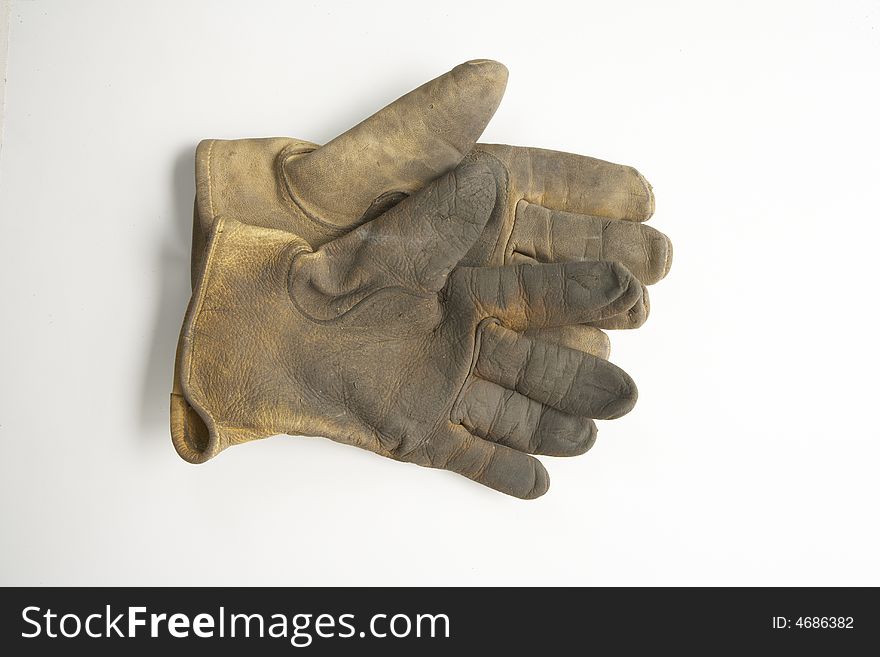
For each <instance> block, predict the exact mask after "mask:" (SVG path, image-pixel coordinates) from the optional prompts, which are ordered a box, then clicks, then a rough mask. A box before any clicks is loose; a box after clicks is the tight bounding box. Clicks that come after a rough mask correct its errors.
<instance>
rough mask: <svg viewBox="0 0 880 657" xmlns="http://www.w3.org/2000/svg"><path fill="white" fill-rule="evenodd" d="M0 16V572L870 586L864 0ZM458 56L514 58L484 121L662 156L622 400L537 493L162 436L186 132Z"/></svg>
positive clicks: (181, 278) (491, 134)
mask: <svg viewBox="0 0 880 657" xmlns="http://www.w3.org/2000/svg"><path fill="white" fill-rule="evenodd" d="M9 28H10V32H9V55H8V73H7V85H6V108H5V134H4V137H3V142H2V151H0V222H2V224H0V227H2V232H0V301H2V306H0V307H2V317H0V459H2V461H0V521H2V526H0V583H2V584H94V585H99V584H142V585H149V584H156V585H158V584H215V585H224V584H285V585H306V584H314V585H327V584H389V585H390V584H401V585H424V584H441V585H444V584H502V585H503V584H592V585H599V584H606V585H630V584H674V585H677V584H682V585H683V584H698V585H703V584H731V585H741V584H764V585H783V584H796V585H807V584H819V585H830V584H835V585H858V584H873V585H880V564H878V556H877V555H878V553H880V529H878V499H880V483H878V475H877V472H878V464H880V430H878V425H877V405H878V400H877V397H878V392H880V391H878V382H877V373H878V371H880V358H878V349H877V338H876V333H877V326H876V324H877V319H878V302H877V294H878V292H877V271H878V267H877V262H878V246H880V228H878V226H880V216H878V205H880V202H878V191H880V162H878V158H880V155H878V154H880V138H878V137H880V134H878V132H880V131H878V117H880V96H878V82H880V76H878V68H880V66H878V65H880V5H878V3H877V2H858V1H848V2H830V1H829V2H824V3H811V2H766V1H762V2H741V1H740V2H730V3H703V2H687V3H684V2H682V3H653V2H641V3H637V2H605V1H603V2H550V1H548V0H540V1H538V0H535V1H532V2H528V3H513V2H510V1H509V0H508V1H505V2H494V3H489V2H473V1H469V2H461V3H459V2H450V1H448V0H444V1H443V2H438V3H424V4H419V3H415V2H411V1H400V2H351V3H342V2H320V3H318V2H289V3H288V2H274V3H268V2H264V3H260V2H226V3H221V2H211V3H209V2H154V1H153V2H109V1H108V2H76V3H72V2H13V3H12V6H11V11H10V14H9ZM477 57H489V58H494V59H498V60H500V61H502V62H504V63H505V64H506V65H507V66H508V68H509V69H510V82H509V85H508V90H507V95H506V97H505V100H504V102H503V103H502V106H501V108H500V110H499V111H498V113H497V115H496V117H495V119H494V120H493V122H492V123H491V125H490V126H489V128H488V130H487V131H486V133H485V135H484V141H493V142H501V143H512V144H520V145H533V146H542V147H545V148H555V149H564V150H569V151H574V152H578V153H584V154H590V155H594V156H598V157H602V158H604V159H609V160H612V161H618V162H623V163H626V164H633V165H635V166H637V167H638V168H639V169H640V170H641V171H642V172H643V173H644V174H645V175H646V176H647V177H648V179H649V180H650V181H651V182H652V183H653V185H654V189H655V191H656V194H657V213H656V215H655V217H654V219H653V220H652V222H651V223H652V225H654V226H655V227H657V228H659V229H661V230H663V231H664V232H667V233H668V234H669V235H670V236H671V237H672V238H673V240H674V243H675V263H674V266H673V268H672V272H671V274H670V275H669V277H668V278H667V279H666V280H665V281H663V282H662V283H660V284H659V285H657V286H655V287H654V288H652V303H653V313H652V317H651V319H650V320H649V322H648V323H647V325H646V326H645V327H644V328H643V329H641V330H639V331H635V332H630V333H626V334H621V333H617V334H615V335H614V336H613V341H614V342H613V352H612V360H614V361H615V362H616V363H618V364H619V365H621V366H622V367H624V368H625V369H626V370H627V371H629V372H630V373H631V374H632V375H633V377H634V378H635V379H636V381H637V382H638V385H639V389H640V400H639V403H638V405H637V407H636V409H635V410H634V411H633V412H632V413H631V414H630V415H628V416H626V417H625V418H623V419H620V420H617V421H615V422H606V423H602V424H601V427H600V436H599V441H598V443H597V444H596V446H595V447H594V448H593V450H592V451H591V452H590V453H588V454H587V455H585V456H583V457H580V458H574V459H570V460H564V459H545V462H546V463H547V465H548V468H549V470H550V474H551V477H552V485H551V488H550V492H549V493H548V494H547V495H546V496H544V497H543V498H541V499H539V500H537V501H533V502H523V501H519V500H516V499H513V498H508V497H505V496H502V495H500V494H497V493H494V492H492V491H491V490H489V489H485V488H483V487H480V486H478V485H475V484H473V483H471V482H469V481H468V480H466V479H463V478H460V477H457V476H455V475H452V474H448V473H445V472H440V471H431V470H425V469H421V468H418V467H415V466H408V465H402V464H398V463H395V462H393V461H389V460H385V459H382V458H379V457H377V456H374V455H373V454H370V453H368V452H363V451H360V450H357V449H352V448H349V447H345V446H342V445H338V444H335V443H332V442H330V441H328V440H324V439H317V438H315V439H307V438H289V437H279V438H273V439H270V440H266V441H262V442H258V443H251V444H248V445H245V446H241V447H236V448H235V449H232V450H230V451H228V452H225V453H224V454H222V455H221V456H220V457H219V458H217V459H215V460H213V461H211V462H209V463H207V464H205V465H201V466H193V465H189V464H187V463H185V462H184V461H182V460H181V459H180V458H178V457H177V456H176V454H175V452H174V450H173V448H172V446H171V441H170V437H169V430H168V393H169V391H170V388H171V370H172V361H173V354H174V347H175V343H176V339H177V332H178V330H179V326H180V322H181V319H182V316H183V312H184V309H185V307H186V303H187V298H188V291H189V282H188V281H189V278H188V277H189V273H188V272H189V263H188V258H189V245H190V235H189V232H190V226H191V216H192V214H191V213H192V199H193V193H194V189H193V180H192V178H193V150H194V148H195V145H196V143H197V142H198V141H199V140H200V139H202V138H206V137H220V138H237V137H255V136H268V135H292V136H297V137H302V138H306V139H310V140H314V141H318V142H323V141H326V140H329V139H330V138H331V137H333V136H334V135H336V134H338V133H339V132H341V131H343V130H345V129H346V128H348V127H349V126H351V125H352V124H354V123H355V122H357V121H358V120H360V119H361V118H363V117H364V116H366V115H368V114H370V113H372V112H373V111H375V110H376V109H378V108H379V107H381V106H382V105H384V104H386V103H387V102H389V101H391V100H392V99H394V98H396V97H397V96H399V95H401V94H402V93H404V92H406V91H408V90H409V89H411V88H413V87H415V86H417V85H419V84H421V83H422V82H424V81H425V80H427V79H429V78H432V77H435V76H436V75H439V74H440V73H442V72H444V71H445V70H448V69H449V68H451V67H452V66H454V65H455V64H457V63H459V62H462V61H465V60H467V59H471V58H477ZM871 336H874V337H873V338H872V337H871ZM426 392H427V393H429V391H426Z"/></svg>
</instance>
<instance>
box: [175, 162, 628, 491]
mask: <svg viewBox="0 0 880 657" xmlns="http://www.w3.org/2000/svg"><path fill="white" fill-rule="evenodd" d="M492 167H493V164H492V158H491V157H490V156H488V155H485V154H475V155H474V156H472V157H470V158H468V159H467V160H466V161H465V162H464V163H463V164H462V165H461V166H459V167H458V168H457V169H455V170H454V171H452V172H450V173H447V174H445V175H443V176H441V177H440V178H438V179H437V180H435V181H434V182H432V183H430V184H428V185H427V186H425V187H424V188H423V189H421V191H418V192H416V193H415V194H413V195H412V196H410V197H409V198H406V199H405V200H403V201H402V202H400V203H399V204H397V205H395V206H394V207H392V208H390V209H389V210H387V211H385V212H384V213H381V214H380V215H379V216H378V217H377V218H375V219H373V220H371V221H369V222H367V223H364V224H363V225H361V226H359V227H358V228H356V229H354V230H351V231H348V232H347V233H346V234H344V235H342V236H340V237H335V238H332V239H329V240H325V241H324V242H323V244H321V246H320V247H318V248H315V247H314V246H313V244H312V243H310V242H309V240H307V239H303V238H302V237H301V236H300V235H296V234H293V233H291V232H287V231H281V230H277V229H272V228H266V227H262V226H254V225H248V224H245V223H242V222H240V221H238V220H237V219H236V218H233V217H218V219H217V220H216V222H215V225H214V227H213V229H212V231H211V233H210V234H209V236H208V239H207V242H206V245H205V256H204V258H203V259H202V264H201V267H200V272H199V276H198V277H197V284H196V287H195V291H194V293H193V298H192V300H191V302H190V306H189V309H188V311H187V316H186V319H185V321H184V326H183V331H182V334H181V350H180V359H179V362H178V365H179V373H180V376H179V379H180V385H181V393H182V395H183V396H184V397H185V398H186V399H187V400H188V401H189V402H190V403H191V404H192V407H193V408H194V409H195V411H196V412H197V413H198V415H199V416H200V418H201V420H202V422H203V425H204V427H205V431H204V432H203V433H193V432H188V431H186V430H185V427H183V424H185V423H186V422H187V417H186V415H185V414H181V413H177V414H176V415H175V416H174V417H173V420H172V426H173V428H174V431H173V433H174V440H175V445H176V447H177V449H178V451H179V452H180V453H181V455H182V456H183V457H184V458H185V459H187V460H189V461H192V462H201V461H204V460H207V459H208V458H210V457H212V456H214V455H216V454H217V453H218V452H220V451H221V450H223V449H225V448H226V447H228V446H230V445H233V444H236V443H241V442H245V441H249V440H254V439H259V438H264V437H267V436H271V435H275V434H279V433H288V434H293V435H308V436H315V435H322V436H326V437H329V438H331V439H333V440H336V441H338V442H342V443H347V444H351V445H355V446H357V447H362V448H364V449H368V450H371V451H373V452H375V453H377V454H381V455H383V456H387V457H390V458H394V459H397V460H400V461H407V462H410V463H416V464H418V465H423V466H428V467H434V468H444V469H447V470H451V471H454V472H457V473H459V474H462V475H464V476H466V477H469V478H471V479H473V480H474V481H477V482H479V483H481V484H484V485H486V486H490V487H492V488H494V489H496V490H499V491H501V492H504V493H507V494H510V495H515V496H517V497H521V498H535V497H538V496H540V495H542V494H543V493H544V492H546V490H547V487H548V485H549V478H548V475H547V472H546V470H545V469H544V467H543V466H542V465H541V463H540V462H539V461H538V460H537V459H535V458H534V457H532V456H530V454H549V455H561V456H567V455H574V454H579V453H582V452H584V451H586V449H587V448H589V446H590V445H591V444H592V442H593V440H594V439H595V434H596V426H595V423H594V422H593V420H592V419H591V418H597V419H611V418H616V417H619V416H621V415H623V414H624V413H626V412H628V411H629V410H630V409H631V408H632V406H633V404H634V403H635V400H636V394H637V393H636V388H635V385H634V384H633V382H632V380H631V379H630V378H629V376H627V374H626V373H624V372H623V371H622V370H620V369H619V368H617V367H616V366H614V365H612V364H611V363H609V362H608V361H606V360H604V359H602V358H598V357H596V356H593V355H590V354H587V353H584V352H582V351H579V350H575V349H571V348H568V347H565V346H562V345H559V344H554V343H551V342H545V341H542V340H540V339H538V338H534V337H529V336H527V335H525V334H524V331H526V330H528V329H543V328H549V327H559V326H567V325H571V324H583V323H589V322H592V323H609V322H611V323H613V321H614V318H616V317H621V316H629V315H630V313H631V311H632V309H633V308H634V307H638V306H640V305H642V296H643V290H644V288H643V285H642V284H641V283H640V282H639V281H638V280H637V279H636V278H635V277H634V276H633V275H632V274H630V272H629V271H628V270H627V269H626V268H625V267H623V266H621V265H620V264H618V263H615V262H609V261H586V260H577V261H572V262H567V263H554V264H515V265H506V266H480V267H470V266H460V265H459V262H460V261H461V260H462V258H465V257H467V256H468V254H472V253H473V252H474V249H479V248H481V247H480V246H479V244H480V239H481V236H482V235H483V234H484V231H485V230H486V226H487V224H488V223H489V222H490V221H491V220H492V217H493V215H494V213H495V211H496V207H497V206H498V204H499V203H501V202H503V201H504V196H505V190H504V189H503V187H502V186H501V185H499V180H498V178H497V174H496V172H495V171H494V170H493V168H492ZM316 216H317V215H316ZM322 221H323V219H322ZM178 410H180V409H179V407H178Z"/></svg>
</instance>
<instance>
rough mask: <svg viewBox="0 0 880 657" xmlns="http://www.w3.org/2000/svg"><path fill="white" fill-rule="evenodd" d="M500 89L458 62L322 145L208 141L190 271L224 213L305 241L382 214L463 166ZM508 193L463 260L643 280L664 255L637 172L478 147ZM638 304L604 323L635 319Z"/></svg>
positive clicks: (501, 76)
mask: <svg viewBox="0 0 880 657" xmlns="http://www.w3.org/2000/svg"><path fill="white" fill-rule="evenodd" d="M506 84H507V69H506V68H505V67H504V66H503V65H502V64H500V63H498V62H495V61H491V60H474V61H470V62H466V63H464V64H461V65H459V66H457V67H455V68H454V69H452V70H451V71H449V72H448V73H445V74H444V75H441V76H440V77H438V78H436V79H435V80H431V81H430V82H428V83H426V84H424V85H422V86H421V87H419V88H417V89H415V90H413V91H411V92H410V93H408V94H406V95H405V96H403V97H401V98H399V99H398V100H396V101H394V102H393V103H391V104H390V105H388V106H387V107H385V108H384V109H382V110H380V111H379V112H377V113H376V114H374V115H373V116H371V117H369V118H368V119H366V120H365V121H363V122H362V123H360V124H358V125H357V126H355V127H354V128H352V129H351V130H349V131H348V132H346V133H344V134H342V135H340V136H339V137H337V138H335V139H334V140H332V141H331V142H329V143H328V144H326V145H325V146H321V147H318V146H317V145H315V144H313V143H311V142H307V141H302V140H298V139H291V138H286V137H279V138H269V139H238V140H232V141H224V140H207V141H203V142H202V143H201V144H200V145H199V148H198V150H197V153H196V182H197V202H196V230H195V231H194V237H193V267H194V269H195V268H196V267H197V266H198V263H199V261H200V258H201V251H202V245H203V241H204V235H206V234H207V233H208V231H210V229H211V227H212V226H213V224H214V222H215V221H216V219H217V218H218V217H221V216H222V217H233V218H235V219H237V220H238V221H241V222H243V223H248V224H253V225H257V226H265V227H267V228H280V229H283V230H289V231H291V232H294V233H296V234H297V235H300V236H302V237H303V238H304V239H305V240H306V241H307V242H308V243H309V244H310V245H311V246H312V247H313V248H317V247H318V246H320V245H321V244H323V243H325V242H326V241H327V240H329V239H332V238H333V237H336V236H338V235H341V234H344V233H345V232H347V231H348V230H351V229H352V228H353V227H355V226H357V225H359V224H361V223H363V222H364V221H366V220H368V219H369V218H371V217H374V216H376V215H377V214H378V213H379V212H381V211H382V209H384V208H387V207H389V206H390V205H393V204H394V203H395V202H398V201H399V200H400V199H401V198H405V197H406V196H408V195H410V194H412V193H413V192H415V191H417V190H418V189H421V188H422V187H423V186H424V185H425V184H426V183H428V182H429V181H431V180H433V179H434V178H436V177H437V176H438V175H440V174H442V173H444V172H446V171H449V170H450V169H452V168H453V167H455V166H457V165H458V163H459V162H460V161H461V160H462V158H463V157H464V156H465V155H466V154H467V153H468V152H470V151H471V150H473V149H474V144H475V142H476V140H477V139H478V138H479V135H480V134H481V133H482V131H483V129H484V128H485V126H486V124H487V123H488V121H489V120H490V119H491V117H492V116H493V114H494V113H495V110H496V108H497V107H498V104H499V103H500V102H501V98H502V96H503V94H504V90H505V87H506ZM476 151H477V152H482V153H487V154H489V155H491V159H490V160H489V161H488V164H489V166H490V167H491V169H492V171H493V174H494V175H495V176H496V177H497V179H498V181H499V189H500V190H501V193H502V198H501V200H500V201H499V204H498V206H497V208H496V210H495V213H494V214H493V217H492V218H491V220H490V221H489V223H488V226H487V229H486V231H485V233H484V234H483V235H482V236H481V238H480V240H479V241H478V242H477V244H475V245H474V247H473V248H472V250H471V252H470V253H469V254H468V255H467V256H466V257H465V259H464V261H463V262H464V264H468V265H493V266H496V265H502V264H513V263H518V262H568V261H574V260H579V259H584V258H589V259H602V260H616V261H618V262H621V263H623V264H624V265H625V266H626V267H627V268H629V269H630V271H632V272H633V273H634V274H635V275H636V276H637V277H638V278H639V279H640V280H641V281H642V282H644V283H646V284H649V285H650V284H652V283H655V282H657V281H658V280H660V279H661V278H663V277H664V276H665V275H666V273H667V272H668V271H669V267H670V265H671V262H672V245H671V242H670V241H669V239H668V238H666V236H665V235H663V234H662V233H660V232H659V231H657V230H654V229H653V228H650V227H648V226H646V225H644V224H642V223H640V222H643V221H645V220H647V219H649V218H650V217H651V215H652V214H653V211H654V196H653V193H652V191H651V187H650V185H649V184H648V182H647V181H646V180H645V179H644V177H642V175H641V174H639V172H638V171H636V170H635V169H633V168H632V167H628V166H622V165H618V164H612V163H609V162H604V161H602V160H597V159H594V158H590V157H582V156H579V155H572V154H569V153H561V152H556V151H547V150H542V149H537V148H520V147H516V146H501V145H493V144H477V145H476ZM647 314H648V305H647V296H646V297H645V304H643V305H642V306H641V307H640V308H634V309H633V312H632V314H631V315H630V316H626V317H618V318H615V320H614V321H613V322H612V323H608V322H607V321H600V322H596V323H595V326H602V327H606V328H634V327H637V326H640V325H641V324H642V323H643V322H644V321H645V319H646V318H647ZM542 337H543V338H544V339H548V340H554V341H558V342H561V343H563V344H567V345H568V346H572V347H576V348H579V349H584V350H587V351H590V352H591V353H595V354H598V355H602V356H604V357H607V356H608V353H609V349H610V344H609V341H608V338H607V336H605V335H604V333H602V332H601V331H599V330H598V329H596V328H589V327H566V328H564V329H556V330H553V331H544V332H542Z"/></svg>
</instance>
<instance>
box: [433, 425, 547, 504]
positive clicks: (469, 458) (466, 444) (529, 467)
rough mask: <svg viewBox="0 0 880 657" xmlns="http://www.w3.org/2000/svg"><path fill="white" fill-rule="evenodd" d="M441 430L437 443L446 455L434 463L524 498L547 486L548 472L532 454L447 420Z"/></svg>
mask: <svg viewBox="0 0 880 657" xmlns="http://www.w3.org/2000/svg"><path fill="white" fill-rule="evenodd" d="M443 431H444V434H445V435H444V436H442V437H439V438H440V440H439V443H440V444H443V445H444V452H445V454H446V456H445V457H444V458H443V459H442V460H441V461H439V462H435V463H434V464H433V465H434V467H438V468H443V469H445V470H450V471H452V472H455V473H457V474H460V475H463V476H465V477H467V478H468V479H471V480H473V481H475V482H477V483H478V484H483V485H484V486H488V487H489V488H493V489H495V490H497V491H499V492H501V493H505V494H506V495H512V496H514V497H519V498H520V499H524V500H532V499H535V498H536V497H541V495H543V494H544V493H546V492H547V489H548V488H549V487H550V475H549V474H547V470H546V469H545V468H544V466H543V464H542V463H541V462H540V461H539V460H538V459H536V458H535V457H533V456H529V455H528V454H524V453H523V452H518V451H517V450H515V449H511V448H510V447H506V446H505V445H499V444H497V443H492V442H489V441H486V440H483V439H482V438H478V437H477V436H474V435H473V434H471V433H470V432H468V431H467V429H465V428H464V427H462V426H460V425H455V424H452V423H450V424H448V425H447V426H446V428H445V429H444V430H443ZM447 450H448V451H447Z"/></svg>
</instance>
